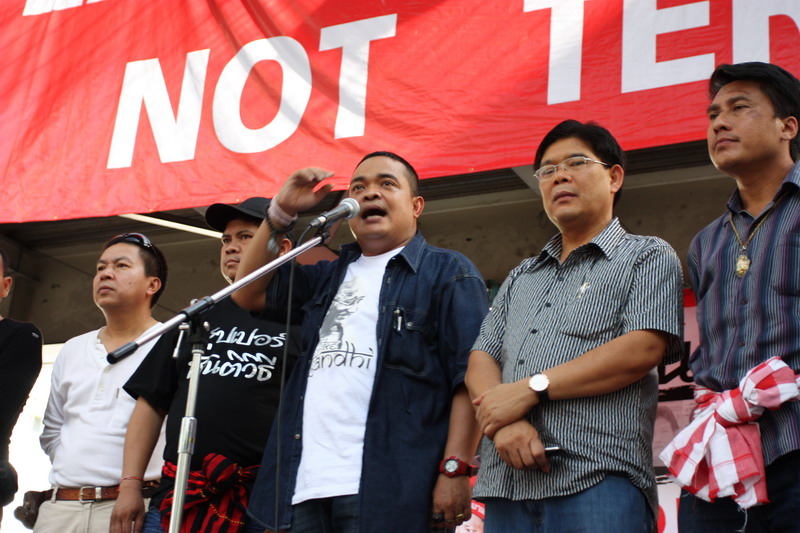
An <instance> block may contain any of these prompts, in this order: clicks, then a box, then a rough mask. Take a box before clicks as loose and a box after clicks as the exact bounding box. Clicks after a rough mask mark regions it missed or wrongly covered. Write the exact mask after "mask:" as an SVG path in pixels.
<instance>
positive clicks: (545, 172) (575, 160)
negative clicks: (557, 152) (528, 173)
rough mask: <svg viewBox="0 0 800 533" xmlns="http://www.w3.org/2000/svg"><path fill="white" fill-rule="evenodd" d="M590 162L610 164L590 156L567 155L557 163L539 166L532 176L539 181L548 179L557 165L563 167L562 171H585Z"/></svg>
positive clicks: (556, 170) (578, 172) (556, 168)
mask: <svg viewBox="0 0 800 533" xmlns="http://www.w3.org/2000/svg"><path fill="white" fill-rule="evenodd" d="M592 163H597V164H599V165H603V166H604V167H609V166H611V165H609V164H608V163H603V162H602V161H597V160H595V159H592V158H590V157H584V156H582V155H576V156H573V157H568V158H567V159H565V160H563V161H562V162H561V163H559V164H557V165H545V166H543V167H539V170H537V171H536V172H534V173H533V177H534V178H536V179H537V180H539V182H542V181H549V180H551V179H553V178H554V177H555V175H556V172H558V167H561V168H563V169H564V172H572V173H577V174H580V173H581V172H584V171H586V169H588V168H589V167H590V166H591V164H592Z"/></svg>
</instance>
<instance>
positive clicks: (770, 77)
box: [708, 61, 800, 161]
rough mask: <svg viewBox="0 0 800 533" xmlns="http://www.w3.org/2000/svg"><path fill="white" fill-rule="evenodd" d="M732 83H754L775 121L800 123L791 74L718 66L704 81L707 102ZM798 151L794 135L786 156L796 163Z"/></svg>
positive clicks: (797, 85)
mask: <svg viewBox="0 0 800 533" xmlns="http://www.w3.org/2000/svg"><path fill="white" fill-rule="evenodd" d="M734 81H753V82H756V83H757V84H758V86H759V87H760V88H761V90H762V91H763V92H764V94H765V95H767V98H769V100H770V102H772V107H773V108H775V116H776V117H778V118H788V117H795V118H796V119H798V120H800V81H798V80H797V78H796V77H795V76H794V74H792V73H791V72H789V71H787V70H784V69H782V68H781V67H779V66H778V65H773V64H771V63H762V62H760V61H751V62H748V63H736V64H734V65H729V64H722V65H719V66H718V67H717V68H716V70H714V72H713V73H712V74H711V78H709V80H708V96H709V99H711V100H713V99H714V98H715V97H716V96H717V93H718V92H719V90H720V89H722V88H723V87H724V86H725V85H728V84H729V83H732V82H734ZM799 149H800V135H795V137H794V139H792V141H791V142H790V143H789V154H790V155H791V157H792V160H793V161H796V160H797V154H798V150H799Z"/></svg>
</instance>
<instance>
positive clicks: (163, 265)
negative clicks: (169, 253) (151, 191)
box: [103, 233, 168, 308]
mask: <svg viewBox="0 0 800 533" xmlns="http://www.w3.org/2000/svg"><path fill="white" fill-rule="evenodd" d="M121 242H124V243H126V244H133V245H134V246H136V247H137V248H139V257H141V258H142V262H143V263H144V274H145V276H153V277H155V278H158V279H160V280H161V288H160V289H158V291H156V293H155V294H154V295H153V299H152V300H151V301H150V307H151V308H152V307H155V305H156V303H157V302H158V299H159V298H161V294H162V293H163V292H164V289H166V288H167V274H168V269H167V259H166V258H165V257H164V254H163V253H161V250H159V249H158V248H157V247H156V245H155V244H153V243H152V242H151V241H150V239H148V238H147V237H146V236H145V235H143V234H141V233H123V234H122V235H117V236H116V237H112V238H111V239H110V240H109V241H108V242H107V243H105V244H104V245H103V250H104V251H105V250H106V249H108V248H110V247H111V246H114V245H115V244H119V243H121Z"/></svg>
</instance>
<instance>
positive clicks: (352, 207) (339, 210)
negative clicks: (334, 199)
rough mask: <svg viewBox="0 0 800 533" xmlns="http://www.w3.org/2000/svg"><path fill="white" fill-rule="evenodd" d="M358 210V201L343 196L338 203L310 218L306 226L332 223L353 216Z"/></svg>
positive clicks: (316, 226) (313, 226) (359, 208)
mask: <svg viewBox="0 0 800 533" xmlns="http://www.w3.org/2000/svg"><path fill="white" fill-rule="evenodd" d="M359 211H361V207H360V206H359V205H358V201H356V200H354V199H352V198H345V199H344V200H342V202H341V203H340V204H339V205H337V206H336V207H334V208H333V209H331V210H330V211H325V212H324V213H322V214H321V215H320V216H318V217H317V218H315V219H314V220H312V221H311V224H309V225H308V227H309V228H319V227H322V226H327V225H329V224H333V223H334V222H336V221H337V220H339V219H342V218H353V217H355V216H356V215H357V214H358V212H359Z"/></svg>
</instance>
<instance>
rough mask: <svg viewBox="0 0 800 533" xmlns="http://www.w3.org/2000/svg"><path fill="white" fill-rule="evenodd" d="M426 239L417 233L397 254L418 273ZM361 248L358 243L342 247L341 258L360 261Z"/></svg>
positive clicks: (348, 260)
mask: <svg viewBox="0 0 800 533" xmlns="http://www.w3.org/2000/svg"><path fill="white" fill-rule="evenodd" d="M426 244H427V243H426V241H425V237H423V236H422V233H420V232H419V231H417V233H416V234H415V235H414V237H412V238H411V240H410V241H409V242H408V244H406V245H405V247H404V248H403V250H402V251H401V252H400V253H399V254H397V257H398V258H401V259H402V260H404V261H405V262H406V264H407V265H408V267H409V268H410V269H411V270H412V271H414V273H416V272H417V269H418V268H419V264H420V262H421V261H422V251H423V250H424V249H425V245H426ZM361 253H362V252H361V247H360V246H359V245H358V243H357V242H351V243H347V244H344V245H342V253H341V256H340V258H341V259H342V260H344V261H346V262H348V263H349V262H351V261H355V260H356V259H358V256H360V255H361Z"/></svg>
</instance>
